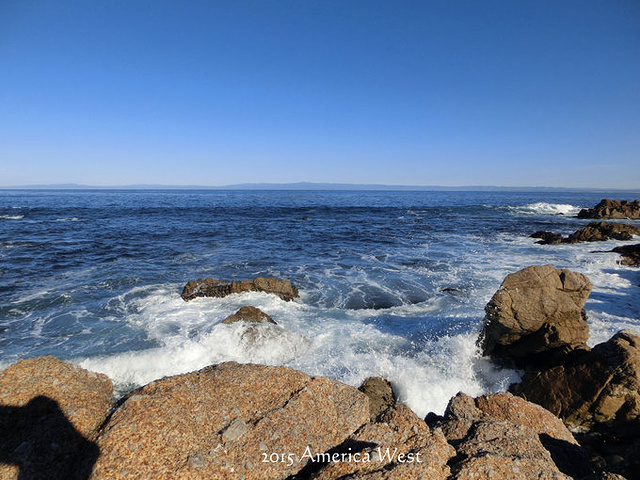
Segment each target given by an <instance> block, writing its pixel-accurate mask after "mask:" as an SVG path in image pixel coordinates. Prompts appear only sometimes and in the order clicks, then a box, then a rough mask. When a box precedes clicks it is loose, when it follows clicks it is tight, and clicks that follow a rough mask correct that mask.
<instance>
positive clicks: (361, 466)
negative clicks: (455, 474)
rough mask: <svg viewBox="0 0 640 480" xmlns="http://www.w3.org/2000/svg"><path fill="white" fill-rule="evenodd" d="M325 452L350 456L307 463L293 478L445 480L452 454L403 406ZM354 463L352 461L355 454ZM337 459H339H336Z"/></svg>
mask: <svg viewBox="0 0 640 480" xmlns="http://www.w3.org/2000/svg"><path fill="white" fill-rule="evenodd" d="M328 453H330V454H337V455H342V454H345V455H347V457H346V459H347V460H348V458H349V457H348V455H349V454H351V455H352V457H351V458H352V460H351V461H332V462H328V463H322V464H318V463H314V462H310V463H308V464H307V466H306V467H305V469H303V470H301V471H300V472H299V474H298V475H296V476H294V477H293V478H294V479H303V478H304V479H306V478H309V477H310V475H313V476H312V478H314V479H315V480H337V479H343V478H349V479H367V480H383V479H388V480H395V479H399V480H402V479H407V480H411V479H419V478H425V479H426V478H428V479H433V480H439V479H442V480H444V479H446V478H448V476H449V473H450V471H449V467H448V465H447V462H448V461H449V460H450V459H451V458H452V457H453V456H454V455H455V450H454V449H453V447H452V446H451V445H449V444H448V443H447V441H446V439H445V438H444V435H443V434H442V432H441V431H439V430H432V429H430V428H429V427H428V426H427V424H426V423H424V421H422V420H421V419H420V418H418V416H416V414H415V413H413V412H412V411H411V410H410V409H409V408H408V407H406V406H405V405H394V406H393V407H391V408H389V409H387V410H386V411H385V412H384V413H383V414H382V415H381V416H380V417H379V421H378V422H376V423H369V424H367V425H364V426H363V427H361V428H360V429H359V430H358V431H356V432H355V433H354V434H353V435H351V436H350V437H349V438H348V439H347V441H345V442H343V443H342V444H341V445H339V446H338V447H336V448H334V449H332V450H330V451H329V452H328ZM356 453H357V454H358V457H357V458H358V460H361V461H354V460H353V459H354V456H353V455H355V454H356ZM337 458H340V457H337Z"/></svg>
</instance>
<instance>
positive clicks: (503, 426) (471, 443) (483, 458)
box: [452, 421, 572, 480]
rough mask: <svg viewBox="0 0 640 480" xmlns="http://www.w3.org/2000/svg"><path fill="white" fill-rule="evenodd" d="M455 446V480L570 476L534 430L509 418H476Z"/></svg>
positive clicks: (453, 468) (564, 477)
mask: <svg viewBox="0 0 640 480" xmlns="http://www.w3.org/2000/svg"><path fill="white" fill-rule="evenodd" d="M456 450H457V452H458V456H459V457H460V458H461V460H460V461H459V462H457V463H455V464H454V465H453V466H452V470H453V472H454V477H453V478H455V479H456V480H467V479H469V480H471V479H473V480H483V479H486V480H493V479H496V478H508V479H523V480H525V479H532V480H533V479H541V478H545V479H567V480H569V479H571V478H572V477H570V476H568V475H565V474H564V473H562V472H561V471H560V470H559V469H558V467H557V466H556V465H555V463H554V461H553V459H552V458H551V454H550V453H549V452H548V451H547V450H546V449H545V448H544V446H543V445H542V443H541V442H540V439H539V438H538V435H536V434H535V432H533V431H532V430H531V429H530V428H527V427H525V426H524V425H519V424H517V423H513V422H509V421H479V422H475V423H474V424H473V425H472V427H471V429H470V430H469V433H468V434H467V436H466V437H465V438H464V439H463V440H462V442H461V443H460V444H459V445H458V446H457V448H456Z"/></svg>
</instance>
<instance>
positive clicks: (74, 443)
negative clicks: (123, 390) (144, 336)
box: [0, 356, 113, 480]
mask: <svg viewBox="0 0 640 480" xmlns="http://www.w3.org/2000/svg"><path fill="white" fill-rule="evenodd" d="M112 393H113V386H112V384H111V381H110V380H109V379H108V378H107V377H106V375H102V374H97V373H93V372H89V371H87V370H84V369H82V368H80V367H78V366H76V365H72V364H70V363H66V362H63V361H61V360H58V359H57V358H55V357H51V356H47V357H36V358H29V359H27V360H21V361H19V362H18V363H16V364H14V365H11V366H10V367H8V368H7V369H6V370H4V371H3V372H1V373H0V479H15V478H29V479H60V480H63V479H84V478H86V477H87V475H88V474H89V472H90V471H91V468H92V466H93V464H94V463H95V461H96V459H97V458H98V455H99V450H98V446H97V445H96V444H95V443H94V442H93V441H92V440H93V439H94V438H95V435H96V430H97V429H98V427H99V426H100V425H101V424H102V423H103V422H104V421H105V419H106V417H107V413H108V410H109V408H110V406H111V395H112Z"/></svg>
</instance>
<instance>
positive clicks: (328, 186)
mask: <svg viewBox="0 0 640 480" xmlns="http://www.w3.org/2000/svg"><path fill="white" fill-rule="evenodd" d="M0 190H3V191H11V190H67V191H74V190H75V191H78V190H82V191H85V190H96V191H103V190H107V191H112V190H116V191H118V190H138V191H139V190H156V191H157V190H213V191H224V190H248V191H251V190H279V191H386V192H391V191H398V192H416V191H424V192H429V191H431V192H456V191H459V192H529V193H530V192H541V193H563V192H590V193H597V192H620V193H632V194H640V188H638V189H620V188H594V187H590V188H579V187H541V186H538V187H530V186H529V187H527V186H519V187H505V186H491V185H467V186H437V185H381V184H351V183H312V182H297V183H242V184H233V185H222V186H211V185H148V184H137V185H107V186H96V185H81V184H45V185H17V186H0Z"/></svg>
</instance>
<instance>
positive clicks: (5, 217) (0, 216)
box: [0, 215, 24, 220]
mask: <svg viewBox="0 0 640 480" xmlns="http://www.w3.org/2000/svg"><path fill="white" fill-rule="evenodd" d="M21 218H24V215H0V219H2V220H20V219H21Z"/></svg>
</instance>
